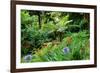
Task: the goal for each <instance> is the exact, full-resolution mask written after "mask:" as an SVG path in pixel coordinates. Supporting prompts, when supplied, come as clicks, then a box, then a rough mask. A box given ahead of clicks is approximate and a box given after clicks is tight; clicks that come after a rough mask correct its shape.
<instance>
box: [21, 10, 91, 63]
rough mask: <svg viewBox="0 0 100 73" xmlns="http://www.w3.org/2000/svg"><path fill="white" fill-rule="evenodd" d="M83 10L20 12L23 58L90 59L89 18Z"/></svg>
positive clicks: (37, 60) (42, 60) (34, 60)
mask: <svg viewBox="0 0 100 73" xmlns="http://www.w3.org/2000/svg"><path fill="white" fill-rule="evenodd" d="M84 15H85V16H86V15H88V14H84V13H67V12H50V11H26V10H22V11H21V57H22V62H24V56H25V55H27V54H29V53H30V52H31V54H32V56H34V57H33V58H32V60H31V62H47V61H68V60H87V59H89V57H90V52H89V51H90V46H89V43H90V42H89V38H90V35H89V19H86V17H85V16H84Z"/></svg>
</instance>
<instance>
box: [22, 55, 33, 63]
mask: <svg viewBox="0 0 100 73" xmlns="http://www.w3.org/2000/svg"><path fill="white" fill-rule="evenodd" d="M31 60H32V55H31V54H28V55H26V56H25V57H24V62H30V61H31Z"/></svg>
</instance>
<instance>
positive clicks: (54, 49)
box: [31, 31, 90, 62]
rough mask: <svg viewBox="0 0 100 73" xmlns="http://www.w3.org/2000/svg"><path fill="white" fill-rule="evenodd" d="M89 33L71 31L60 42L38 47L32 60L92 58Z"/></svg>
mask: <svg viewBox="0 0 100 73" xmlns="http://www.w3.org/2000/svg"><path fill="white" fill-rule="evenodd" d="M89 44H90V42H89V34H87V33H86V31H81V32H78V33H70V35H66V36H65V37H64V38H63V40H62V41H61V42H59V44H55V43H52V42H48V43H47V46H42V48H41V49H38V50H37V51H36V52H35V54H33V56H34V57H33V58H32V60H31V62H48V61H68V60H88V59H89V58H90V45H89Z"/></svg>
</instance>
